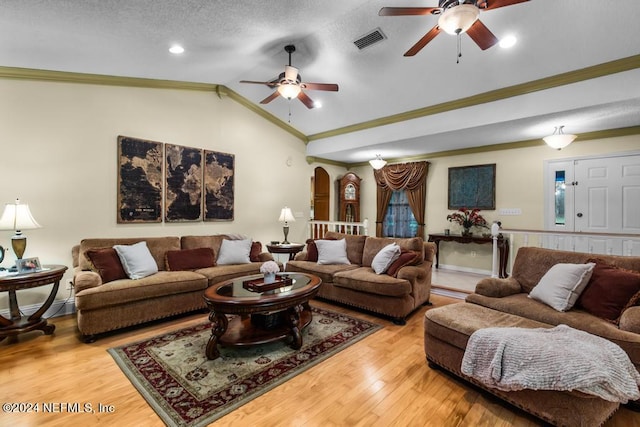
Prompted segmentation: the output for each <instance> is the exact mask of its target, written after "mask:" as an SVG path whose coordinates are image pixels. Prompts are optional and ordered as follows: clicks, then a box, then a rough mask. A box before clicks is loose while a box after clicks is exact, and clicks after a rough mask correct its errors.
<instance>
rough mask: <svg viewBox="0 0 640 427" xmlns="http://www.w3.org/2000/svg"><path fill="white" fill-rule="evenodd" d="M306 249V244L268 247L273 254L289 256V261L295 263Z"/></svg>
mask: <svg viewBox="0 0 640 427" xmlns="http://www.w3.org/2000/svg"><path fill="white" fill-rule="evenodd" d="M302 249H304V243H287V244H282V243H280V244H277V245H267V250H268V251H269V253H272V254H289V261H293V258H294V257H295V256H296V254H297V253H298V252H301V251H302Z"/></svg>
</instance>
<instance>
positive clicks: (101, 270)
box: [85, 248, 128, 283]
mask: <svg viewBox="0 0 640 427" xmlns="http://www.w3.org/2000/svg"><path fill="white" fill-rule="evenodd" d="M85 255H86V256H87V258H89V261H91V264H92V265H93V269H94V271H95V272H96V273H98V274H99V275H100V277H101V278H102V283H107V282H113V281H114V280H118V279H128V276H127V273H125V272H124V268H122V263H121V262H120V257H118V254H117V253H116V250H115V249H113V248H100V249H88V250H87V252H86V253H85Z"/></svg>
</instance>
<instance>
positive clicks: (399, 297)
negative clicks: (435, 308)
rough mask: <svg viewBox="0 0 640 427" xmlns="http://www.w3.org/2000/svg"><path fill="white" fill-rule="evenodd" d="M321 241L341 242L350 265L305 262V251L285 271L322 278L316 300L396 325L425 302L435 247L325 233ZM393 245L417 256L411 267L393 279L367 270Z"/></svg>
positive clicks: (418, 242) (413, 240) (417, 240)
mask: <svg viewBox="0 0 640 427" xmlns="http://www.w3.org/2000/svg"><path fill="white" fill-rule="evenodd" d="M324 238H325V239H343V238H344V239H345V240H346V243H347V257H348V258H349V262H350V263H351V264H349V265H347V264H340V265H321V264H318V263H317V262H315V261H307V256H308V252H307V251H304V252H301V253H299V254H297V255H296V257H295V259H294V260H293V261H289V262H288V263H287V264H286V271H293V272H302V273H311V274H315V275H317V276H319V277H320V278H321V279H322V285H321V286H320V290H319V291H318V295H317V297H319V298H323V299H327V300H331V301H335V302H339V303H342V304H346V305H349V306H352V307H357V308H361V309H365V310H368V311H372V312H374V313H379V314H382V315H385V316H389V317H391V318H392V319H393V321H394V322H395V323H396V324H405V323H406V320H405V318H406V317H407V316H408V315H409V314H410V313H411V312H413V311H414V310H415V309H416V308H417V307H419V306H420V305H422V304H426V303H428V302H429V297H430V294H431V267H432V262H433V258H434V255H435V245H434V244H433V243H427V242H424V240H423V239H422V238H420V237H414V238H409V239H394V238H380V237H368V236H357V235H350V234H342V233H336V232H332V231H330V232H327V233H326V234H325V235H324ZM391 242H396V243H397V244H398V246H400V247H401V248H403V249H405V250H408V251H413V252H417V253H419V254H420V256H419V260H418V262H417V263H416V264H415V265H406V266H404V267H402V268H400V269H399V270H398V272H397V274H396V275H395V277H394V276H391V275H388V274H376V273H375V272H374V271H373V269H372V268H371V262H372V260H373V258H374V257H375V255H376V254H377V253H378V252H379V251H380V250H381V249H382V248H383V247H385V246H386V245H388V244H389V243H391Z"/></svg>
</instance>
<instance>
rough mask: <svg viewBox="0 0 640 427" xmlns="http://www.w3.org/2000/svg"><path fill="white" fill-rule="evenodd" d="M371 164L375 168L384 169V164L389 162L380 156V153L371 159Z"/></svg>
mask: <svg viewBox="0 0 640 427" xmlns="http://www.w3.org/2000/svg"><path fill="white" fill-rule="evenodd" d="M369 164H370V165H371V167H372V168H374V169H376V170H377V169H382V168H383V167H384V165H386V164H387V161H386V160H384V159H383V158H382V157H380V154H376V158H375V159H373V160H369Z"/></svg>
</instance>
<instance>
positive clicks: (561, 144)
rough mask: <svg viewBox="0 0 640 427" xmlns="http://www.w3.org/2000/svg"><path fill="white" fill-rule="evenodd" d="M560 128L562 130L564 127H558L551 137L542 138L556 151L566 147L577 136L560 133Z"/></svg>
mask: <svg viewBox="0 0 640 427" xmlns="http://www.w3.org/2000/svg"><path fill="white" fill-rule="evenodd" d="M562 128H564V126H558V127H556V128H555V129H554V131H553V135H549V136H545V137H544V138H542V139H543V140H544V142H546V143H547V145H548V146H549V147H551V148H555V149H556V150H561V149H563V148H565V147H567V146H568V145H569V144H571V143H572V142H573V141H574V140H575V139H576V138H577V135H573V134H570V133H564V132H563V131H562Z"/></svg>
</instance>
